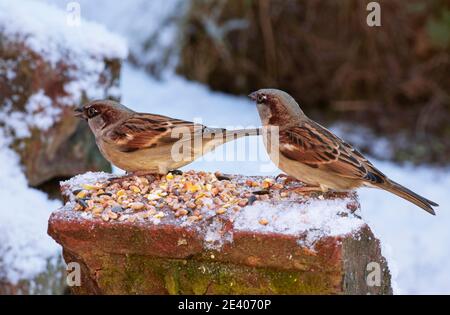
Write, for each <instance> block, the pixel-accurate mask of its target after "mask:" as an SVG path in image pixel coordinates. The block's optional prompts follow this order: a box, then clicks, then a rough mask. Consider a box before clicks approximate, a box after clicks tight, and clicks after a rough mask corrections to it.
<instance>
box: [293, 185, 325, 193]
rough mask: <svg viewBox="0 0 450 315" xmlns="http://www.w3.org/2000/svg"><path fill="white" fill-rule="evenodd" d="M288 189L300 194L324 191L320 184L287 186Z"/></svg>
mask: <svg viewBox="0 0 450 315" xmlns="http://www.w3.org/2000/svg"><path fill="white" fill-rule="evenodd" d="M287 190H288V191H293V192H295V193H298V194H300V195H310V194H313V193H316V194H323V193H324V191H323V189H322V188H321V187H320V186H302V187H293V188H288V189H287Z"/></svg>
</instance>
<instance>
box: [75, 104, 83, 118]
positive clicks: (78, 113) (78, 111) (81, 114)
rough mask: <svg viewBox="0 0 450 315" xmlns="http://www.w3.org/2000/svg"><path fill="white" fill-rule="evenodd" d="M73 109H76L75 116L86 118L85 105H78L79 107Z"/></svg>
mask: <svg viewBox="0 0 450 315" xmlns="http://www.w3.org/2000/svg"><path fill="white" fill-rule="evenodd" d="M73 111H74V113H75V117H78V118H84V110H83V107H77V108H75V109H74V110H73Z"/></svg>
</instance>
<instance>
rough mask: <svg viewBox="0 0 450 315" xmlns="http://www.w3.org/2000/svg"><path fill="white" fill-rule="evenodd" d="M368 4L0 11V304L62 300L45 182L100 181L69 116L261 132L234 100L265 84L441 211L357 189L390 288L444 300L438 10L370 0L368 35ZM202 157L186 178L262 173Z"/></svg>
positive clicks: (447, 85) (265, 1) (248, 1)
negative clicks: (99, 106) (199, 173)
mask: <svg viewBox="0 0 450 315" xmlns="http://www.w3.org/2000/svg"><path fill="white" fill-rule="evenodd" d="M369 2H370V1H364V0H340V1H338V0H153V1H144V0H132V1H127V2H125V1H119V0H97V1H88V0H78V1H65V0H26V1H20V2H19V1H11V0H0V106H1V107H0V163H1V165H2V166H1V167H0V199H1V200H2V201H3V205H2V206H0V293H14V294H17V293H61V292H63V290H64V285H63V279H62V274H63V273H62V270H63V268H64V267H63V266H62V262H61V259H60V255H59V251H60V248H59V247H58V246H57V245H56V244H55V243H54V242H53V241H52V240H51V239H50V238H49V237H48V236H47V235H46V222H47V219H48V216H49V214H50V213H51V211H53V210H55V209H57V208H58V207H59V206H60V205H61V201H59V200H57V199H58V195H59V194H58V188H57V187H58V182H59V181H60V180H62V179H65V178H68V177H71V176H74V175H76V174H79V173H82V172H86V171H88V170H105V171H110V170H111V166H110V165H109V164H108V163H107V162H106V161H105V160H104V159H103V158H102V157H101V155H100V154H99V152H98V150H97V149H96V146H95V143H94V141H93V138H92V136H91V134H90V132H89V131H88V129H87V127H86V125H85V124H84V123H82V122H79V121H77V120H75V119H74V118H73V117H72V112H71V111H72V108H73V107H74V106H78V105H80V104H82V103H84V102H86V101H87V100H91V99H95V98H113V99H120V100H121V102H122V103H123V104H125V105H127V106H129V107H131V108H133V109H135V110H138V111H145V112H152V113H157V114H165V115H169V116H173V117H178V118H183V119H188V120H193V119H195V118H201V119H202V122H203V123H205V124H208V125H211V126H220V127H232V128H238V127H241V126H243V127H248V126H258V125H259V124H260V122H259V117H258V116H257V113H256V109H255V106H254V104H252V103H251V102H250V101H249V100H248V99H247V98H246V95H247V94H249V93H250V92H252V91H254V90H258V89H260V88H266V87H273V88H279V89H282V90H285V91H287V92H289V93H290V94H291V95H293V96H294V98H296V99H297V100H298V102H299V104H300V106H301V107H302V109H303V110H304V112H305V113H306V114H307V115H309V116H310V117H311V118H313V119H315V120H316V121H318V122H320V123H321V124H323V125H325V126H327V127H329V128H330V129H332V130H333V131H334V132H336V133H338V134H339V135H340V136H342V137H343V138H345V139H346V140H348V142H350V143H352V144H353V145H355V146H357V147H358V148H359V149H361V151H363V152H364V153H365V154H367V155H368V156H369V157H370V158H371V159H372V160H373V162H374V164H375V165H377V166H378V167H379V168H380V169H381V170H382V171H383V172H384V173H386V174H388V175H389V176H390V177H391V178H393V179H394V180H396V181H399V182H401V183H402V184H404V185H405V186H408V187H409V188H411V189H413V190H415V191H417V192H418V193H420V194H421V195H424V196H426V197H427V198H429V199H431V200H434V201H436V202H437V203H439V204H440V205H441V206H440V207H439V208H438V209H437V217H432V216H430V215H428V214H426V213H425V212H423V211H421V210H420V209H418V208H416V207H414V206H413V205H411V204H408V203H406V202H405V201H403V200H400V199H398V198H396V197H393V196H390V195H388V194H387V193H384V192H379V191H375V190H369V189H364V190H361V191H360V201H361V205H362V215H363V217H364V219H366V220H367V221H368V222H369V225H370V226H371V227H372V228H373V230H374V232H375V235H376V236H377V237H378V238H380V240H381V243H382V246H383V254H384V255H385V256H386V257H387V259H388V262H389V266H390V269H391V272H392V273H393V279H394V281H395V287H394V292H395V293H411V294H427V293H447V294H448V293H450V271H449V269H448V268H447V266H448V261H449V259H450V249H449V248H448V242H450V230H449V229H448V224H449V223H450V214H449V210H450V206H448V201H450V197H449V196H448V192H449V189H450V168H449V160H450V159H449V157H450V96H449V91H450V76H449V73H450V3H449V2H448V1H445V0H428V1H426V0H416V1H401V0H389V1H386V0H385V1H376V2H377V3H379V5H380V12H381V20H380V21H381V25H380V26H372V27H371V26H369V25H368V24H367V16H368V15H369V14H370V12H371V11H369V10H367V5H368V3H369ZM242 141H250V143H246V144H247V145H250V146H251V147H257V148H261V146H260V139H257V138H254V139H250V140H242ZM242 141H241V142H238V143H237V144H236V143H234V144H229V146H237V148H239V147H240V145H243V142H242ZM212 155H213V156H214V155H215V156H216V157H219V156H221V155H223V150H218V151H217V152H216V153H213V154H212ZM212 160H215V161H212ZM217 160H218V158H216V159H214V158H211V160H210V161H208V160H202V161H198V162H195V163H193V164H192V165H189V166H188V167H187V169H202V170H207V171H215V170H221V171H223V172H228V173H245V174H249V175H258V174H263V172H261V164H263V163H267V159H266V156H264V154H258V160H256V161H253V160H249V159H248V160H245V159H244V160H241V161H225V162H221V161H217ZM114 171H116V172H119V170H114ZM277 173H278V171H277V170H276V169H274V170H273V172H272V173H271V174H270V175H272V174H277ZM263 175H267V172H266V173H265V174H263ZM446 202H447V203H446Z"/></svg>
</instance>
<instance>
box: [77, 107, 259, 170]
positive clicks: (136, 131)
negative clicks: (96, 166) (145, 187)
mask: <svg viewBox="0 0 450 315" xmlns="http://www.w3.org/2000/svg"><path fill="white" fill-rule="evenodd" d="M75 112H76V116H78V117H80V118H84V119H86V120H87V122H88V124H89V127H90V128H91V130H92V132H93V133H94V135H95V140H96V142H97V146H98V147H99V149H100V151H101V152H102V154H103V156H104V157H105V158H106V159H107V160H108V161H109V162H111V163H112V164H113V165H115V166H117V167H119V168H121V169H123V170H125V171H127V172H128V173H133V174H135V173H142V174H147V173H155V174H156V173H159V174H166V173H167V172H169V171H173V170H178V168H180V167H183V166H185V165H187V164H189V163H191V162H193V161H194V160H195V159H197V158H198V157H200V156H201V155H203V154H205V153H207V152H210V151H212V150H213V149H215V148H216V147H218V146H220V145H222V144H224V143H225V142H228V141H231V140H235V139H237V138H241V137H244V136H252V135H258V134H259V129H241V130H226V129H222V128H208V127H206V126H203V125H199V124H194V123H193V122H189V121H185V120H181V119H175V118H170V117H166V116H162V115H155V114H147V113H137V112H135V111H133V110H131V109H129V108H127V107H126V106H124V105H122V104H119V103H118V102H115V101H111V100H98V101H93V102H90V103H88V104H86V105H84V106H82V107H80V108H77V109H75ZM196 141H197V142H196ZM198 144H200V145H198ZM174 146H177V147H176V149H175V150H173V149H174ZM183 149H184V150H186V151H184V152H180V151H181V150H183ZM177 150H178V151H177ZM174 152H175V153H176V154H183V155H179V156H176V155H174V154H173V153H174Z"/></svg>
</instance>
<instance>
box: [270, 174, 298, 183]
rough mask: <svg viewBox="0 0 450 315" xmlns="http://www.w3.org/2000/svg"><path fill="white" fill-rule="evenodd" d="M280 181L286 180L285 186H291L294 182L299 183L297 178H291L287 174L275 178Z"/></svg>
mask: <svg viewBox="0 0 450 315" xmlns="http://www.w3.org/2000/svg"><path fill="white" fill-rule="evenodd" d="M279 179H284V184H285V185H287V184H290V183H292V182H298V180H297V179H296V178H295V177H292V176H289V175H287V174H283V173H281V174H279V175H278V176H277V177H275V180H276V181H278V180H279Z"/></svg>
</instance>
